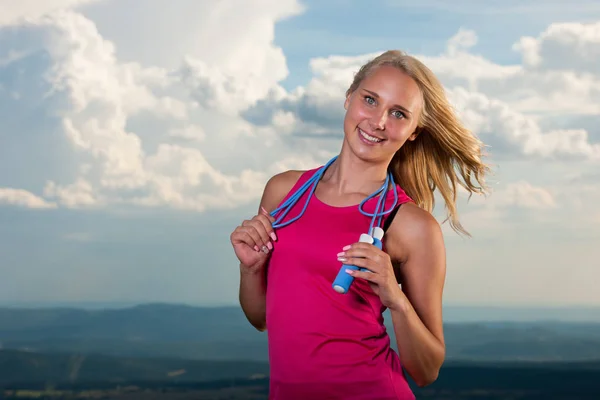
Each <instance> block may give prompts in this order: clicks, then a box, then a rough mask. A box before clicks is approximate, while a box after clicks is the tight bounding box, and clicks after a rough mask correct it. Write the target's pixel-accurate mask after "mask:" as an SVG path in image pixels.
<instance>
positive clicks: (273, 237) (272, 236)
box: [271, 232, 277, 241]
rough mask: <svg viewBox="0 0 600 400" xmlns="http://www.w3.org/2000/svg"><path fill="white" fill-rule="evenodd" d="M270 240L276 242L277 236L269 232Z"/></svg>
mask: <svg viewBox="0 0 600 400" xmlns="http://www.w3.org/2000/svg"><path fill="white" fill-rule="evenodd" d="M271 239H273V240H274V241H277V235H276V234H275V232H271Z"/></svg>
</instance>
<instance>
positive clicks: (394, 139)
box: [344, 66, 423, 162]
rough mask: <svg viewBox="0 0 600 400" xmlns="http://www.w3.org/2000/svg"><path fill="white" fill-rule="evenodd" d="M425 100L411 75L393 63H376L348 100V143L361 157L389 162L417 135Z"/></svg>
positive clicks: (346, 120) (345, 120) (346, 135)
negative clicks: (378, 65) (390, 64)
mask: <svg viewBox="0 0 600 400" xmlns="http://www.w3.org/2000/svg"><path fill="white" fill-rule="evenodd" d="M422 104H423V100H422V95H421V90H420V89H419V86H418V85H417V83H416V82H415V81H414V80H413V79H412V78H411V77H410V76H408V75H407V74H406V73H404V72H402V71H401V70H399V69H398V68H395V67H392V66H380V67H376V68H375V69H374V70H372V71H370V72H369V73H368V75H367V77H366V78H365V79H363V81H362V82H361V83H360V85H359V87H358V88H357V89H356V90H355V91H354V92H353V93H351V94H350V95H349V96H348V97H347V98H346V101H345V103H344V108H345V109H346V116H345V118H344V135H345V142H346V143H345V145H347V146H348V147H349V148H350V150H351V151H352V152H353V153H354V154H356V155H357V156H358V157H359V158H361V159H364V160H369V161H382V162H383V161H386V162H389V160H391V158H392V157H393V156H394V154H395V153H396V151H398V149H400V147H402V145H403V144H404V143H405V142H406V141H407V140H414V139H415V138H416V137H417V135H416V134H415V129H416V128H417V124H418V121H419V117H420V114H421V109H422Z"/></svg>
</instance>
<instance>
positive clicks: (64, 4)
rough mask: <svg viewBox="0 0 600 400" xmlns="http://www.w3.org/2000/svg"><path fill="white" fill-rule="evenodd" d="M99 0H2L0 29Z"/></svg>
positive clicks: (0, 2)
mask: <svg viewBox="0 0 600 400" xmlns="http://www.w3.org/2000/svg"><path fill="white" fill-rule="evenodd" d="M94 1H99V0H19V1H14V0H0V27H1V26H2V25H8V24H19V23H21V22H22V20H23V19H25V18H37V17H40V16H42V15H44V14H47V13H49V12H52V11H56V10H61V9H70V8H73V7H76V6H79V5H82V4H86V3H91V2H94Z"/></svg>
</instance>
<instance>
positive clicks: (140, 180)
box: [20, 2, 311, 211]
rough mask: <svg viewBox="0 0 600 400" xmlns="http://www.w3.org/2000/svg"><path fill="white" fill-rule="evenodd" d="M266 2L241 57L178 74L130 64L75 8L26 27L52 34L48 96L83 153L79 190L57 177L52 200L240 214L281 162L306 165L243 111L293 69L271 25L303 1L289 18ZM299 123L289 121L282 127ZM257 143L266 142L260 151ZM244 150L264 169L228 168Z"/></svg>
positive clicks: (235, 47) (239, 47)
mask: <svg viewBox="0 0 600 400" xmlns="http://www.w3.org/2000/svg"><path fill="white" fill-rule="evenodd" d="M234 3H235V2H228V3H219V4H217V5H215V9H214V10H213V11H214V12H216V13H217V14H220V13H222V12H225V13H226V14H227V17H228V18H227V20H228V21H230V19H229V17H230V16H231V15H230V13H229V11H228V10H229V9H230V7H231V6H232V5H233V4H234ZM264 3H265V4H261V5H260V7H258V8H257V9H254V10H253V14H256V13H259V11H260V10H262V11H263V12H264V14H265V15H262V16H258V15H257V16H256V20H257V21H258V22H256V21H255V22H252V23H253V24H254V23H260V25H261V27H260V29H254V30H253V32H254V33H253V35H250V37H247V38H246V39H245V41H244V40H242V41H241V42H240V41H239V40H238V41H232V42H230V46H229V50H231V51H227V52H225V50H224V48H221V49H220V51H223V53H222V54H220V56H219V57H217V54H213V56H214V57H213V58H212V59H213V61H215V62H218V63H217V64H209V63H207V62H206V61H205V60H197V59H196V60H194V59H192V57H187V58H186V59H185V60H181V61H182V67H181V68H178V69H176V70H174V71H167V70H165V69H162V68H157V67H144V66H142V65H140V64H138V63H134V62H129V63H123V62H120V61H119V60H118V59H117V57H116V48H115V46H114V44H113V43H112V42H110V41H107V40H106V39H104V38H103V37H102V36H101V35H100V33H99V32H98V31H97V29H96V26H95V25H94V23H93V22H92V21H90V20H89V19H87V18H85V17H84V16H82V15H81V14H79V13H76V12H73V11H67V10H60V11H56V12H52V13H47V14H45V15H43V16H41V17H40V18H30V19H28V21H27V22H26V23H23V24H22V25H21V27H20V28H21V29H24V30H31V31H35V32H37V33H38V34H40V35H41V36H42V38H43V40H42V41H43V43H44V47H43V48H44V51H45V52H47V54H48V55H49V58H50V68H49V69H48V70H47V71H46V72H44V75H43V77H44V78H45V79H47V81H48V82H49V83H50V85H51V89H52V90H51V92H50V96H46V97H47V98H48V99H49V100H48V101H49V102H50V101H52V102H58V104H61V108H60V109H58V110H56V111H55V112H56V114H57V115H58V116H59V117H60V118H61V120H62V127H63V130H64V133H65V138H66V139H67V141H68V142H69V143H70V145H71V146H73V148H74V149H75V150H76V153H74V154H73V158H74V159H77V160H83V161H84V162H79V171H78V173H77V177H76V179H75V180H74V181H71V183H69V181H65V179H64V178H63V177H60V176H58V177H48V181H47V184H46V185H45V189H44V194H45V195H46V196H47V197H49V198H52V199H55V200H56V201H57V202H58V203H59V204H61V205H63V206H65V207H103V206H107V205H111V204H138V205H146V206H167V207H175V208H183V209H190V210H200V211H203V210H205V209H207V208H209V209H210V208H213V209H214V208H231V207H235V206H237V205H240V204H244V203H246V202H248V201H252V200H255V199H256V198H257V197H258V196H260V193H261V190H262V187H263V185H264V183H265V182H266V180H267V179H268V177H269V174H273V173H276V172H279V170H276V169H274V168H276V167H274V166H277V165H281V164H280V163H281V162H282V161H283V162H285V163H286V165H290V166H293V165H297V164H295V163H297V162H299V161H294V160H298V159H299V157H298V156H296V155H295V154H294V152H293V151H292V150H291V149H290V148H289V147H287V145H286V144H285V143H284V142H283V141H281V140H280V139H278V138H277V136H276V135H275V134H274V131H273V129H272V128H269V127H265V128H255V127H253V126H252V125H251V124H249V123H248V122H246V121H244V120H243V119H242V118H240V117H239V116H238V113H239V111H240V110H243V109H244V108H246V107H248V105H250V104H252V103H253V102H255V101H256V100H257V99H259V98H260V97H263V96H264V95H266V93H267V92H269V91H273V90H275V91H277V90H281V89H280V88H278V86H277V81H278V80H280V79H282V78H284V77H285V75H286V74H287V68H286V65H285V58H284V57H283V54H282V52H281V50H280V49H279V48H277V47H275V46H274V45H273V43H272V40H273V33H272V29H269V28H268V27H265V26H264V24H269V23H270V24H271V25H273V24H274V23H275V19H273V15H289V14H290V13H292V12H297V5H296V3H295V2H288V3H287V4H288V8H289V9H288V10H287V11H285V10H284V9H283V8H282V6H281V3H278V6H277V7H268V4H267V3H268V2H264ZM225 6H226V7H225ZM223 7H225V8H223ZM242 16H245V13H243V12H241V11H240V18H241V17H242ZM213 22H214V21H213ZM211 23H212V22H211ZM250 45H251V46H253V47H252V50H249V49H248V46H250ZM207 46H208V47H210V48H212V47H214V46H212V43H207ZM208 47H207V48H208ZM240 60H243V61H244V62H240ZM190 98H191V99H192V101H190ZM289 118H290V116H289V115H288V116H286V115H285V114H281V115H280V116H279V117H278V123H279V125H281V124H284V123H286V121H288V120H289ZM153 122H154V124H153ZM132 124H133V125H132ZM153 125H155V126H153ZM132 126H136V127H138V128H137V129H136V128H133V127H132ZM182 139H184V140H182ZM246 143H248V144H253V145H254V146H256V144H257V143H262V146H260V147H259V152H257V153H252V152H249V151H248V150H249V149H250V148H251V146H246ZM265 151H270V152H272V154H271V155H267V156H265V154H262V153H263V152H265ZM224 155H227V156H224ZM236 155H239V156H240V157H238V158H236V159H237V160H238V161H240V162H243V161H244V160H245V161H247V162H248V165H249V166H250V167H253V169H249V168H243V169H241V170H240V169H239V168H238V167H235V168H233V169H231V168H229V169H228V168H227V167H226V164H230V162H229V161H228V160H229V157H231V156H236ZM300 158H302V157H300ZM309 158H311V157H307V158H304V159H305V160H306V159H309ZM286 160H287V161H286ZM255 171H261V172H255Z"/></svg>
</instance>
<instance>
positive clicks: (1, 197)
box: [0, 188, 56, 209]
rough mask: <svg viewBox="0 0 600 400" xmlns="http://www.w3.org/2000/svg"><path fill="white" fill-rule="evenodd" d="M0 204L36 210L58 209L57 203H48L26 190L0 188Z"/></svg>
mask: <svg viewBox="0 0 600 400" xmlns="http://www.w3.org/2000/svg"><path fill="white" fill-rule="evenodd" d="M0 204H6V205H15V206H19V207H26V208H34V209H47V208H56V204H55V203H51V202H48V201H46V200H44V199H42V198H41V197H39V196H36V195H35V194H33V193H31V192H28V191H26V190H23V189H13V188H0Z"/></svg>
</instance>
